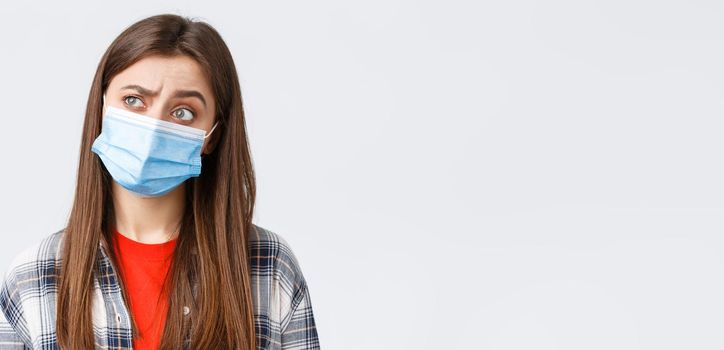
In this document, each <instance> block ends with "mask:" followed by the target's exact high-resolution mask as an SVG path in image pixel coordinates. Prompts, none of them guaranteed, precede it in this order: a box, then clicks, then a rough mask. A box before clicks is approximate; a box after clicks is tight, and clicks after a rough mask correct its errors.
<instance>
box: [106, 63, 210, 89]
mask: <svg viewBox="0 0 724 350" xmlns="http://www.w3.org/2000/svg"><path fill="white" fill-rule="evenodd" d="M128 84H136V85H140V86H143V87H144V88H147V89H150V90H153V91H161V95H164V94H165V93H169V92H173V91H174V90H178V89H185V90H198V91H200V92H201V93H202V94H204V96H206V98H207V99H212V98H213V95H212V92H211V84H210V82H209V80H208V78H207V77H206V75H205V74H204V71H203V69H202V68H201V65H200V64H199V63H198V62H196V60H194V59H193V58H191V57H188V56H170V57H167V56H148V57H144V58H142V59H141V60H139V61H138V62H136V63H134V64H132V65H131V66H129V67H128V68H126V69H125V70H123V71H121V72H120V73H118V74H117V75H116V76H115V77H113V79H111V82H110V84H109V89H113V90H118V89H120V88H121V87H123V86H125V85H128Z"/></svg>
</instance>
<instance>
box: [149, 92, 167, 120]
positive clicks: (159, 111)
mask: <svg viewBox="0 0 724 350" xmlns="http://www.w3.org/2000/svg"><path fill="white" fill-rule="evenodd" d="M167 104H168V97H166V95H165V94H164V91H163V90H162V91H161V92H160V93H159V94H158V95H157V96H156V97H155V98H154V99H153V104H152V105H151V106H149V107H148V108H147V109H146V115H148V116H149V117H151V118H156V119H161V120H165V117H166V105H167Z"/></svg>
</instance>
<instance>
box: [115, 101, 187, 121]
mask: <svg viewBox="0 0 724 350" xmlns="http://www.w3.org/2000/svg"><path fill="white" fill-rule="evenodd" d="M129 97H133V98H136V99H138V100H139V101H141V102H143V99H142V98H141V97H139V96H136V95H125V96H123V103H125V104H126V105H127V106H129V107H131V108H140V107H136V106H131V105H130V104H129V103H128V102H126V100H127V99H128V98H129ZM179 109H187V110H189V111H190V112H191V114H193V117H192V118H191V120H183V119H179V118H176V116H173V114H174V113H173V112H175V111H177V110H179ZM179 109H175V110H173V112H171V115H172V117H173V118H174V119H176V120H180V121H182V122H187V123H188V122H192V121H193V120H194V119H196V111H195V110H194V109H193V108H191V107H186V106H184V107H181V108H179Z"/></svg>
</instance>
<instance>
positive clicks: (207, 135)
mask: <svg viewBox="0 0 724 350" xmlns="http://www.w3.org/2000/svg"><path fill="white" fill-rule="evenodd" d="M217 125H219V122H216V123H214V127H212V128H211V130H209V132H208V133H207V134H206V136H204V139H205V138H207V137H209V136H211V133H212V132H214V129H216V126H217Z"/></svg>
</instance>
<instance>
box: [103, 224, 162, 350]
mask: <svg viewBox="0 0 724 350" xmlns="http://www.w3.org/2000/svg"><path fill="white" fill-rule="evenodd" d="M113 239H114V242H115V244H114V246H115V247H117V249H118V250H120V251H119V252H118V251H117V254H116V256H117V257H118V260H119V264H120V267H119V269H120V270H121V271H120V272H121V278H122V279H123V283H124V286H125V288H126V293H128V297H129V299H130V301H129V303H130V309H131V310H130V311H131V313H132V314H133V318H134V319H135V321H136V325H137V326H138V330H139V332H140V338H134V339H133V348H134V349H139V350H143V349H157V348H158V346H159V345H160V341H161V335H162V334H163V326H164V323H165V321H166V310H167V307H168V305H167V294H164V295H161V287H162V286H163V282H164V279H165V277H166V273H167V272H168V271H169V267H170V265H171V256H172V254H173V250H174V248H175V247H176V239H173V240H170V241H168V242H166V243H159V244H147V243H141V242H137V241H134V240H132V239H130V238H128V237H126V236H124V235H122V234H121V233H120V232H118V231H117V230H113ZM169 278H170V276H169Z"/></svg>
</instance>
